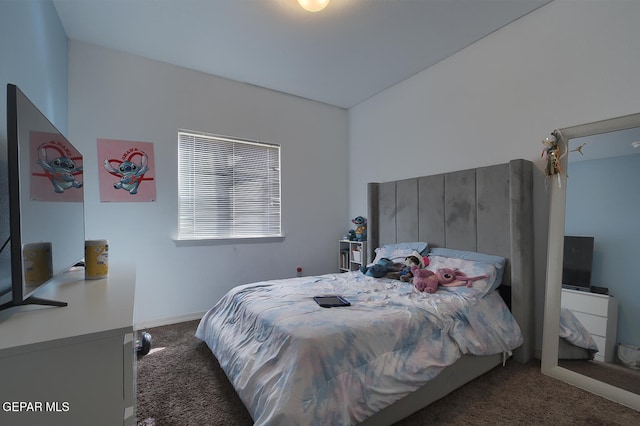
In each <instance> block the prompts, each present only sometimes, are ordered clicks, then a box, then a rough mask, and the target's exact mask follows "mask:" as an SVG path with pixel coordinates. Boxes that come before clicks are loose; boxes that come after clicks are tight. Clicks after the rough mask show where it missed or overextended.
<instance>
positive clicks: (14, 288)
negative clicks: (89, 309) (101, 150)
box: [0, 84, 84, 310]
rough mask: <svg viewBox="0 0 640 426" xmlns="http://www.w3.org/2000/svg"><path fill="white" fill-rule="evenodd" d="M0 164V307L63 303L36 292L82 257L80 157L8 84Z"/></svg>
mask: <svg viewBox="0 0 640 426" xmlns="http://www.w3.org/2000/svg"><path fill="white" fill-rule="evenodd" d="M0 166H2V169H4V170H2V171H1V173H2V174H3V176H2V181H1V183H2V185H3V186H4V188H2V190H3V193H4V194H3V202H2V204H1V205H0V207H1V208H2V211H1V212H0V215H1V216H2V217H1V221H0V224H2V230H1V231H2V234H0V247H1V249H0V267H1V271H2V272H1V274H0V310H3V309H7V308H11V307H13V306H20V305H27V304H37V305H51V306H66V302H64V301H54V300H45V299H42V298H39V297H37V293H36V292H37V291H38V289H40V288H41V287H42V286H44V285H45V284H47V283H49V282H50V281H51V280H52V279H53V278H55V277H56V276H58V275H59V274H61V273H63V272H66V271H68V270H69V268H70V267H71V266H73V265H74V264H76V263H77V262H78V261H79V260H81V259H82V258H83V256H84V189H83V176H82V155H81V154H80V153H79V152H78V150H77V149H76V148H75V147H74V146H73V145H72V144H71V142H69V140H67V138H65V137H64V135H63V134H62V133H61V132H59V131H58V130H57V129H56V127H55V126H54V125H53V124H52V123H51V122H50V121H49V120H48V119H47V117H46V116H45V115H44V114H43V113H42V112H40V110H39V109H38V108H37V107H36V106H35V105H34V104H33V103H32V102H31V101H30V100H29V99H28V98H27V97H26V96H25V95H24V93H22V91H20V89H19V88H18V87H17V86H15V85H13V84H7V147H6V157H5V158H4V159H2V160H1V161H0ZM7 192H8V195H9V196H8V198H7V197H6V194H7ZM7 216H8V220H7Z"/></svg>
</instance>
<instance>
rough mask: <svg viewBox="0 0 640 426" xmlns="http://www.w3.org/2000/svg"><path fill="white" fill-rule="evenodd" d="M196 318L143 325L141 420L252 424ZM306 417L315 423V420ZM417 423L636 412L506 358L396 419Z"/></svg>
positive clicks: (595, 418)
mask: <svg viewBox="0 0 640 426" xmlns="http://www.w3.org/2000/svg"><path fill="white" fill-rule="evenodd" d="M197 324H198V321H190V322H184V323H179V324H173V325H168V326H163V327H156V328H151V329H148V330H146V331H148V332H149V333H151V335H152V337H153V344H152V351H151V352H150V353H149V354H148V355H146V356H144V357H142V358H140V359H139V360H138V364H137V419H138V425H139V426H164V425H170V426H172V425H176V426H177V425H180V426H183V425H199V426H202V425H227V426H231V425H251V424H252V423H253V422H252V421H251V417H250V415H249V413H248V412H247V410H246V408H245V407H244V405H243V404H242V401H240V399H239V398H238V396H237V394H236V393H235V391H234V390H233V387H232V386H231V384H230V383H229V380H228V379H227V377H226V376H225V374H224V372H223V371H222V369H221V368H220V365H219V364H218V362H217V361H216V359H215V357H214V356H213V355H212V354H211V352H210V351H209V348H208V347H207V346H206V345H205V344H204V343H203V342H201V341H200V340H198V339H196V338H195V337H194V333H195V330H196V327H197ZM310 424H318V425H321V424H322V421H321V419H318V420H317V421H316V422H313V423H310ZM397 425H399V426H417V425H585V426H587V425H625V426H626V425H629V426H631V425H640V413H639V412H637V411H635V410H632V409H630V408H626V407H624V406H621V405H619V404H617V403H614V402H611V401H608V400H606V399H603V398H601V397H599V396H596V395H593V394H590V393H588V392H585V391H582V390H580V389H578V388H575V387H573V386H570V385H567V384H565V383H563V382H560V381H558V380H555V379H552V378H550V377H547V376H545V375H543V374H542V373H540V362H539V361H536V360H534V361H532V362H529V363H528V364H525V365H522V364H518V363H516V362H515V361H508V362H507V364H506V366H505V367H496V368H495V369H493V370H491V371H490V372H488V373H486V374H484V375H483V376H481V377H479V378H478V379H476V380H474V381H472V382H470V383H468V384H466V385H465V386H463V387H462V388H460V389H458V390H456V391H454V392H452V393H451V394H449V395H448V396H446V397H445V398H443V399H441V400H439V401H436V402H435V403H433V404H432V405H430V406H429V407H427V408H424V409H423V410H421V411H419V412H417V413H415V414H413V415H412V416H410V417H408V418H406V419H404V420H402V421H401V422H399V423H397Z"/></svg>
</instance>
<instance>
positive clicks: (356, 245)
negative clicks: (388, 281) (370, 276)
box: [338, 240, 367, 272]
mask: <svg viewBox="0 0 640 426" xmlns="http://www.w3.org/2000/svg"><path fill="white" fill-rule="evenodd" d="M366 264H367V242H366V241H349V240H340V241H339V242H338V268H339V271H340V272H348V271H357V270H359V269H360V267H361V266H362V265H366Z"/></svg>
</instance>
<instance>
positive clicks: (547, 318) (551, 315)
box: [541, 113, 640, 411]
mask: <svg viewBox="0 0 640 426" xmlns="http://www.w3.org/2000/svg"><path fill="white" fill-rule="evenodd" d="M633 127H640V113H639V114H631V115H626V116H623V117H617V118H612V119H608V120H602V121H597V122H593V123H587V124H582V125H578V126H573V127H567V128H563V129H559V130H556V131H554V133H553V134H554V135H556V137H559V138H560V139H561V140H560V141H559V142H560V143H561V144H562V146H563V149H564V150H565V151H566V150H567V149H568V146H569V140H570V139H574V138H579V137H583V136H591V135H598V134H602V133H609V132H614V131H617V130H625V129H630V128H633ZM567 158H568V155H564V156H563V157H562V158H561V159H560V165H561V170H563V171H564V172H563V173H560V174H559V180H557V179H558V178H557V177H556V176H553V177H552V180H551V181H550V185H549V192H550V195H549V197H550V198H549V230H548V240H547V244H548V245H547V275H546V286H545V307H544V322H543V336H542V362H541V370H542V373H543V374H546V375H548V376H551V377H553V378H556V379H559V380H562V381H563V382H565V383H568V384H571V385H573V386H576V387H579V388H581V389H584V390H586V391H588V392H591V393H594V394H596V395H600V396H602V397H604V398H607V399H609V400H612V401H616V402H618V403H620V404H622V405H625V406H627V407H630V408H633V409H635V410H638V411H640V395H637V394H635V393H633V392H629V391H627V390H624V389H620V388H617V387H615V386H612V385H610V384H607V383H604V382H601V381H598V380H595V379H592V378H590V377H587V376H583V375H582V374H579V373H576V372H574V371H571V370H568V369H566V368H563V367H560V366H558V340H559V332H560V331H559V330H560V298H561V295H562V256H563V248H564V247H563V246H564V238H563V236H564V225H565V213H566V188H567V174H566V170H567Z"/></svg>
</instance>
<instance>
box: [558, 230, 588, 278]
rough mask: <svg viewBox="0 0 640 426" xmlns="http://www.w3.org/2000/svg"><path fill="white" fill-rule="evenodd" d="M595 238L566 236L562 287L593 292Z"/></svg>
mask: <svg viewBox="0 0 640 426" xmlns="http://www.w3.org/2000/svg"><path fill="white" fill-rule="evenodd" d="M593 245H594V237H578V236H570V235H565V237H564V255H563V259H562V286H563V287H564V288H569V289H573V290H583V291H590V290H591V268H592V266H593Z"/></svg>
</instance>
